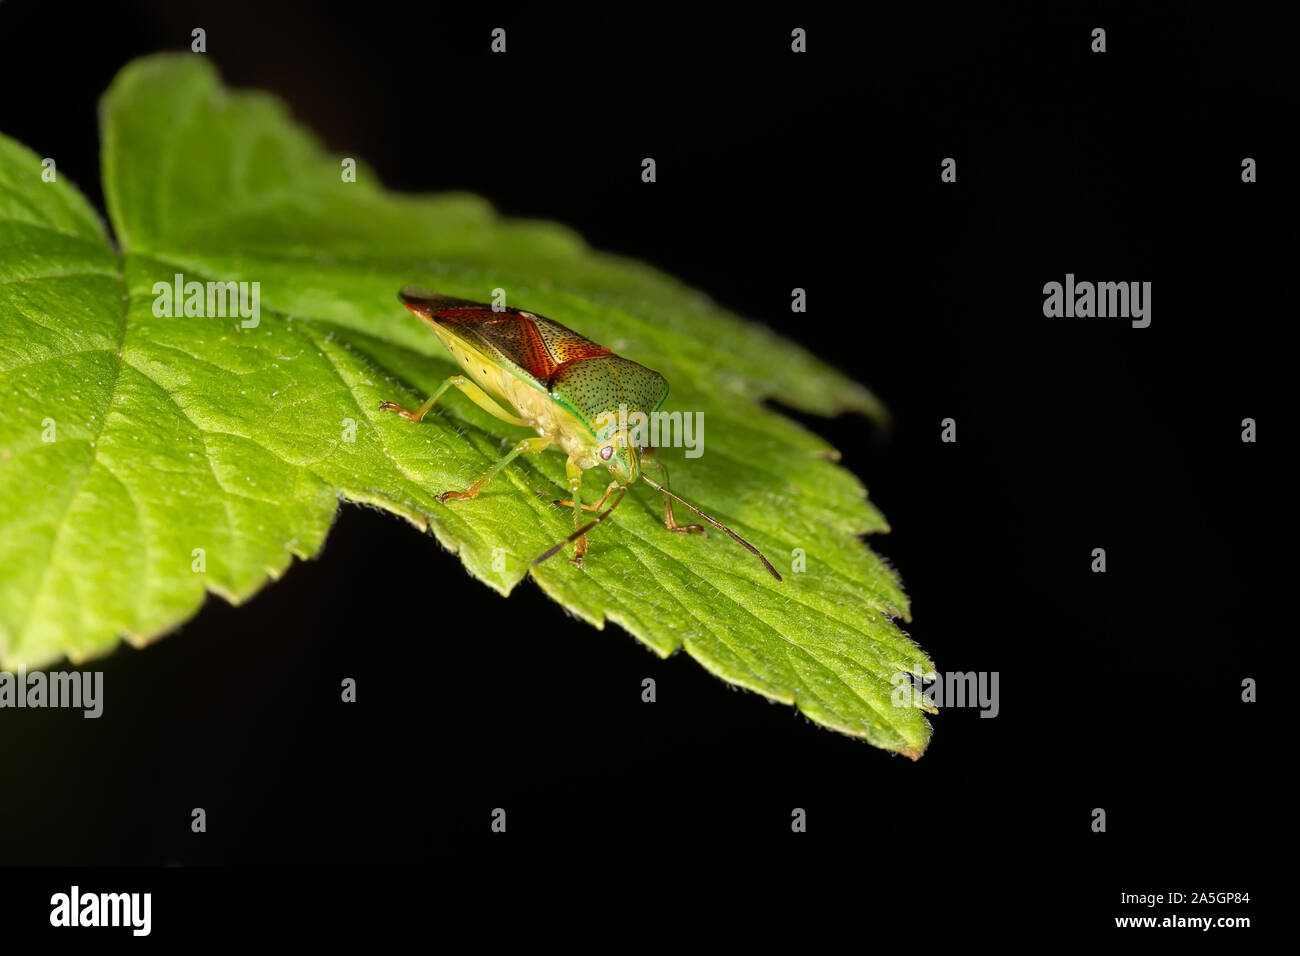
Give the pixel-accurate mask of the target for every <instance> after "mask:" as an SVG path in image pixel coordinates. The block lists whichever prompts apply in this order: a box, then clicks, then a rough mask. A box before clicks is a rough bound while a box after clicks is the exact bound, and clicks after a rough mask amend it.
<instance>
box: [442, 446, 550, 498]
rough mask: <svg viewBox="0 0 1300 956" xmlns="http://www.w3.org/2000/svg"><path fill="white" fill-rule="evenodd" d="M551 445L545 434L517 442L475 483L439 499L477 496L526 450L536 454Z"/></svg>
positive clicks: (446, 493) (448, 492) (449, 492)
mask: <svg viewBox="0 0 1300 956" xmlns="http://www.w3.org/2000/svg"><path fill="white" fill-rule="evenodd" d="M550 447H551V439H549V438H547V437H546V436H544V435H543V436H542V437H540V438H525V439H523V440H521V441H520V442H519V443H518V444H516V445H515V447H514V448H512V449H510V454H508V455H506V456H505V457H504V458H502V459H501V460H500V461H499V462H497V463H496V464H495V465H493V466H492V467H491V468H489V469H488V470H487V471H485V472H483V474H481V475H479V476H478V478H477V479H476V480H475V481H474V484H472V485H470V486H469V487H468V488H466V489H465V490H464V491H444V492H443V493H442V494H440V495H439V496H438V500H439V501H444V502H445V501H447V500H448V499H453V500H457V501H459V500H461V499H464V498H477V497H478V493H479V492H480V491H482V490H483V488H484V487H485V486H486V485H487V483H488V482H489V481H491V480H492V479H493V478H495V477H496V476H497V472H498V471H500V470H501V469H502V468H504V467H505V466H506V465H508V464H510V463H511V462H512V461H514V460H515V458H517V457H518V456H520V455H522V454H524V453H525V452H528V453H529V454H535V453H537V452H539V451H545V450H546V449H547V448H550Z"/></svg>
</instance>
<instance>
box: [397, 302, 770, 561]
mask: <svg viewBox="0 0 1300 956" xmlns="http://www.w3.org/2000/svg"><path fill="white" fill-rule="evenodd" d="M398 297H399V298H400V299H401V300H402V302H403V303H404V304H405V305H406V307H407V308H408V309H410V310H411V311H412V312H414V313H415V314H416V315H417V316H419V317H420V318H421V319H423V320H424V322H425V324H426V325H428V326H429V328H431V329H432V330H433V332H434V334H436V335H437V336H438V338H439V339H440V340H441V341H442V344H443V345H445V346H446V347H447V350H448V351H449V352H451V354H452V357H453V358H455V360H456V362H457V363H458V364H459V365H460V367H461V368H462V369H464V372H465V374H463V375H453V376H452V377H451V378H449V379H447V380H446V381H445V382H443V383H442V385H441V386H440V387H439V388H438V390H437V391H436V392H434V393H433V395H432V396H431V397H430V398H429V400H428V401H426V402H425V403H424V404H423V405H421V406H420V407H419V408H418V409H417V410H415V411H414V412H412V411H408V410H407V409H405V408H403V407H402V406H401V405H398V404H397V403H396V402H384V403H383V404H381V405H380V406H379V407H380V408H381V409H386V410H389V411H394V412H397V413H398V414H400V415H402V416H403V417H404V418H409V419H410V420H411V421H414V422H418V421H420V420H421V419H423V418H424V416H425V415H427V414H428V413H429V410H430V409H431V408H433V406H434V404H435V403H436V402H437V401H438V399H439V398H441V397H442V394H443V393H444V392H445V391H447V389H449V388H452V387H455V388H458V389H460V390H461V391H462V392H464V393H465V395H466V396H468V397H469V399H470V400H471V401H472V402H474V404H476V405H478V406H479V407H480V408H482V409H484V410H485V411H487V412H489V413H490V414H492V415H494V416H496V417H497V418H499V419H501V420H502V421H504V422H508V423H509V424H511V425H524V426H527V427H529V428H532V429H534V430H536V432H537V436H538V437H536V438H525V439H523V440H522V441H520V442H519V443H518V444H516V445H515V446H514V448H512V449H511V450H510V453H509V454H507V455H506V456H505V457H504V458H502V459H501V460H500V461H498V462H497V463H496V464H495V465H493V466H492V467H491V468H489V469H488V470H487V471H486V472H484V473H483V474H482V475H480V476H479V478H478V479H477V480H476V481H475V482H474V483H473V484H471V485H470V486H469V487H468V488H466V489H465V490H464V491H444V492H443V493H442V494H440V495H439V496H438V500H439V501H442V502H446V501H450V500H456V499H462V498H476V497H478V494H479V492H481V491H482V490H483V488H484V487H485V486H486V485H487V483H488V482H490V481H491V480H492V479H493V478H494V477H495V476H496V474H497V472H499V471H500V470H501V469H502V468H504V467H505V466H506V465H508V464H509V463H510V462H511V461H513V460H514V459H515V458H516V457H517V456H519V455H522V454H525V453H536V452H541V451H545V450H546V449H547V448H550V447H551V446H552V445H558V446H559V448H560V450H561V451H563V452H564V453H565V454H566V455H567V456H568V466H567V472H568V480H569V495H570V500H568V501H561V502H558V504H561V505H564V506H566V507H571V508H573V527H574V531H573V534H571V535H569V537H567V538H565V539H564V540H563V541H561V542H560V543H559V544H557V545H556V546H555V547H553V548H551V549H550V550H549V551H546V552H545V553H544V554H542V555H540V556H539V557H537V558H536V559H535V560H534V561H533V564H540V563H541V562H543V561H545V560H546V559H547V558H549V557H551V556H553V555H554V554H556V553H558V552H559V551H561V550H563V548H564V546H565V545H567V544H569V542H571V541H572V542H576V544H575V545H574V555H573V559H572V560H573V561H574V563H575V564H578V565H581V564H582V556H583V555H584V554H586V551H587V532H588V531H590V530H591V529H592V528H594V527H595V526H596V525H598V524H600V523H601V522H602V521H604V520H605V519H606V518H607V517H608V516H609V514H610V512H612V511H613V510H614V508H615V507H616V506H617V505H618V503H619V502H620V501H622V500H623V496H624V495H625V494H626V493H627V489H628V488H629V487H630V486H631V485H633V484H635V483H636V482H637V480H638V479H640V480H642V481H644V482H646V483H647V484H648V485H650V486H651V487H653V488H655V489H656V490H658V491H660V492H661V493H662V494H663V499H664V525H665V527H667V529H668V530H669V531H676V532H683V533H690V534H700V535H705V534H707V532H706V531H705V530H704V528H703V527H701V526H700V525H696V524H689V525H679V524H678V523H677V521H676V519H675V518H674V516H673V501H676V502H678V503H680V504H682V505H684V506H685V507H687V508H689V509H690V510H691V511H693V512H695V513H696V514H697V515H699V516H700V517H701V518H703V519H704V520H705V521H707V522H708V523H709V524H711V525H713V526H714V527H715V528H718V529H719V530H720V531H723V532H725V533H726V534H728V535H730V536H731V537H732V538H733V539H735V540H736V541H738V542H739V543H740V544H741V545H742V546H744V547H745V548H746V549H747V550H749V551H751V552H753V553H754V554H756V555H758V559H759V560H760V561H762V562H763V566H764V567H766V568H767V570H768V571H770V572H771V573H772V576H773V577H774V578H776V579H777V580H778V581H780V580H781V575H780V574H778V573H777V571H776V568H774V567H772V564H771V562H769V561H768V560H767V558H765V557H763V555H762V554H761V553H760V552H759V550H758V549H757V548H755V547H754V546H753V545H752V544H750V543H749V542H748V541H746V540H745V539H744V538H742V537H740V535H738V534H736V533H735V532H734V531H732V530H731V529H730V528H728V527H727V526H726V525H724V524H722V523H721V522H719V521H716V520H715V519H713V518H711V517H709V516H708V515H706V514H705V513H704V512H702V511H700V509H698V508H696V507H695V506H694V505H692V504H690V503H689V502H687V501H683V500H682V499H681V498H679V497H678V496H677V495H676V494H674V493H673V492H672V491H670V490H669V489H668V473H667V469H665V468H664V465H663V463H662V462H660V461H659V460H658V458H657V457H655V454H654V452H655V449H653V448H643V447H641V446H639V445H637V444H636V443H635V441H634V436H633V435H632V434H631V433H630V429H629V428H628V427H627V422H628V420H629V418H632V417H634V416H633V414H632V413H634V412H641V413H643V414H645V415H647V416H648V415H649V413H651V412H653V411H655V410H656V409H658V408H659V406H660V405H662V404H663V401H664V399H665V398H666V397H667V396H668V382H667V381H665V380H664V377H663V376H662V375H660V374H659V373H658V372H655V371H653V370H651V369H648V368H646V367H645V366H644V365H638V364H637V363H636V362H633V361H631V360H629V359H625V358H623V357H622V356H619V355H615V354H614V353H613V352H612V351H610V350H609V349H607V348H605V347H604V346H602V345H597V344H596V343H595V342H592V341H591V340H590V339H586V338H583V337H582V336H581V335H579V334H578V333H577V332H574V331H573V330H571V329H567V328H565V327H564V326H563V325H560V323H558V322H553V321H551V320H550V319H548V318H546V317H544V316H541V315H537V314H536V313H533V312H525V311H523V310H521V309H504V310H501V311H496V310H494V309H493V308H492V306H490V305H484V304H482V303H478V302H468V301H466V300H464V299H454V298H451V297H450V296H445V295H439V294H438V293H436V292H430V291H428V290H426V289H421V288H419V287H418V286H405V287H403V288H402V291H401V292H400V293H399V294H398ZM620 408H621V409H622V410H623V414H622V415H620V414H619V412H620ZM596 467H603V468H607V469H608V470H609V474H610V478H611V481H610V482H609V484H608V485H607V486H606V488H605V492H604V494H603V495H602V496H601V497H600V500H598V501H597V502H595V503H594V504H589V505H588V504H583V503H582V500H581V491H582V479H583V473H584V472H585V471H587V470H588V469H591V468H596ZM646 469H649V470H652V471H654V472H655V473H656V474H657V475H659V477H660V481H654V480H653V479H651V478H650V477H649V476H647V475H646V474H645V470H646ZM611 495H614V496H615V497H614V502H613V504H611V505H610V506H609V508H607V509H606V510H605V511H600V509H601V508H604V507H605V502H606V501H608V500H609V498H610V496H611ZM584 511H594V512H600V514H599V515H598V516H597V517H596V518H595V519H594V520H592V521H589V522H587V523H586V524H585V525H584V524H583V521H582V512H584Z"/></svg>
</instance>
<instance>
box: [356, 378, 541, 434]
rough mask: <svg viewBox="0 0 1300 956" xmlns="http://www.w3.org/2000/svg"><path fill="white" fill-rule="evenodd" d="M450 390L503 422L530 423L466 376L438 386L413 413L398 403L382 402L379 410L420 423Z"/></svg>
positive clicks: (514, 423)
mask: <svg viewBox="0 0 1300 956" xmlns="http://www.w3.org/2000/svg"><path fill="white" fill-rule="evenodd" d="M449 388H458V389H460V390H461V391H462V392H464V393H465V395H466V397H468V398H469V400H470V401H471V402H473V403H474V404H475V405H477V406H478V407H479V408H481V409H483V411H485V412H487V413H488V414H489V415H492V416H494V417H496V418H499V419H501V420H502V421H503V422H509V423H510V424H511V425H527V424H528V422H526V421H524V420H523V419H522V418H520V417H519V416H517V415H512V414H510V413H509V412H508V411H506V410H505V409H504V408H502V407H501V406H500V405H498V404H497V402H496V400H495V399H493V398H492V396H491V395H489V394H488V393H487V392H485V391H483V389H481V388H479V387H478V385H477V384H475V383H474V382H472V381H470V380H469V379H468V378H466V377H465V376H464V375H453V376H451V377H450V378H449V379H447V381H445V382H443V383H442V384H441V385H439V386H438V390H437V391H436V392H434V393H433V395H431V396H430V397H429V400H428V401H427V402H425V403H424V404H423V405H421V406H420V407H419V408H418V409H416V410H415V411H413V412H408V411H407V410H406V409H405V408H403V407H402V406H401V405H398V404H397V403H396V402H381V403H380V405H379V408H380V411H385V412H397V414H399V415H401V416H402V417H403V418H409V419H410V420H411V421H413V422H418V421H420V420H421V419H423V418H424V416H425V415H427V414H429V410H430V409H431V408H433V406H434V405H435V404H436V403H437V401H438V399H440V398H442V393H443V392H445V391H447V389H449Z"/></svg>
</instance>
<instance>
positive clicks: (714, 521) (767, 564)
mask: <svg viewBox="0 0 1300 956" xmlns="http://www.w3.org/2000/svg"><path fill="white" fill-rule="evenodd" d="M641 480H642V481H644V482H645V483H646V484H647V485H649V486H650V487H651V488H654V489H656V490H658V491H662V492H663V493H664V494H666V495H667V496H668V497H669V498H672V499H674V500H675V501H679V502H681V503H682V504H684V505H685V506H686V507H688V508H690V509H691V510H692V511H694V512H695V513H696V514H697V515H699V516H700V517H701V518H703V519H704V520H705V521H707V522H708V523H709V524H711V525H713V527H715V528H717V529H718V530H719V531H725V532H726V533H727V534H729V535H731V537H732V538H733V539H734V540H735V541H737V542H738V543H739V544H740V546H741V547H742V548H744V549H745V550H746V551H749V552H750V553H752V554H755V555H757V556H758V560H760V561H762V562H763V567H765V568H767V569H768V570H769V571H771V572H772V577H774V578H776V579H777V580H778V581H780V580H781V575H780V574H779V573H777V570H776V568H774V567H772V562H771V561H769V560H767V558H765V557H763V552H762V551H759V550H758V548H756V547H754V546H753V545H752V544H750V543H749V542H748V541H746V540H745V539H744V538H742V537H741V536H740V535H738V534H736V532H734V531H732V530H731V529H730V528H728V527H727V526H726V525H725V524H723V523H722V522H721V521H719V520H717V519H716V518H710V517H709V516H708V515H706V514H705V513H704V512H703V511H701V510H700V509H699V508H697V507H695V505H693V504H691V503H690V502H689V501H687V500H686V499H685V498H680V497H678V496H677V495H675V494H673V493H672V492H671V491H669V490H668V489H667V488H665V487H664V486H663V485H660V484H657V483H656V482H654V481H651V480H650V479H649V478H647V477H646V475H645V472H641ZM610 510H613V509H610ZM608 513H609V512H606V514H608ZM604 516H605V515H601V517H602V518H603V517H604Z"/></svg>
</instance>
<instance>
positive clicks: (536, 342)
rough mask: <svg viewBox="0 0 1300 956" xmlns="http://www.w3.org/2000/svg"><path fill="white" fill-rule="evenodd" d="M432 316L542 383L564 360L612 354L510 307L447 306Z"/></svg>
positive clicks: (549, 322)
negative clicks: (496, 308) (495, 309)
mask: <svg viewBox="0 0 1300 956" xmlns="http://www.w3.org/2000/svg"><path fill="white" fill-rule="evenodd" d="M433 318H434V320H435V321H436V322H438V323H439V324H442V325H446V326H450V327H451V328H455V329H458V330H459V331H460V333H461V334H462V335H464V336H465V337H466V338H469V339H471V340H475V339H477V340H478V341H479V342H481V343H482V344H483V345H486V346H488V347H489V348H490V349H491V350H492V351H494V352H496V353H497V354H498V355H499V356H500V357H501V358H503V359H506V360H507V361H509V362H510V363H512V364H514V365H515V366H517V367H518V368H520V369H522V370H523V371H525V372H527V373H528V374H529V375H531V376H532V377H533V378H535V379H537V381H538V382H540V383H541V384H542V385H548V384H549V382H550V379H551V377H552V376H553V375H554V374H555V370H556V369H557V368H559V367H560V366H561V365H562V364H564V363H565V362H573V361H576V360H578V359H586V358H595V357H597V356H600V355H610V354H612V353H611V352H610V350H609V349H607V348H605V347H604V346H603V345H597V344H596V343H595V342H593V341H591V340H590V339H586V338H583V337H582V336H581V335H579V334H578V333H577V332H574V331H573V330H572V329H568V328H565V327H564V326H563V325H560V323H558V322H553V321H551V320H550V319H547V318H543V317H542V316H540V315H533V314H531V313H528V312H519V311H516V310H514V309H511V310H508V311H505V312H493V311H491V310H490V309H447V310H445V311H441V312H437V313H434V316H433Z"/></svg>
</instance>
